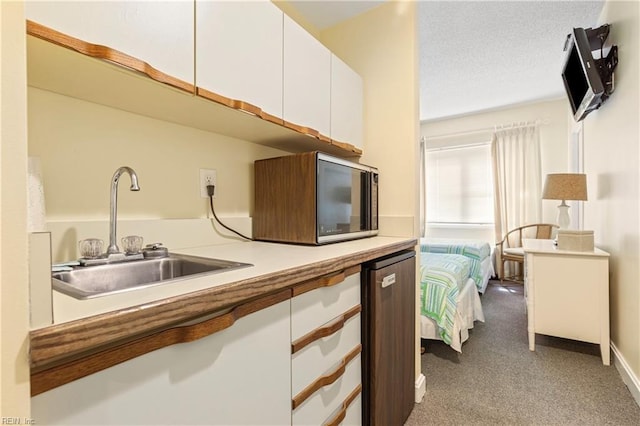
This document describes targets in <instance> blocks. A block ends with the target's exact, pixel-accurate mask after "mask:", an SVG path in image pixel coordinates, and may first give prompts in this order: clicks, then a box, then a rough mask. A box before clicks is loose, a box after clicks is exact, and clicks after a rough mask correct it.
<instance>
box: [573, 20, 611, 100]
mask: <svg viewBox="0 0 640 426" xmlns="http://www.w3.org/2000/svg"><path fill="white" fill-rule="evenodd" d="M610 30H611V25H609V24H604V25H601V26H599V27H598V28H586V29H585V32H586V33H587V39H588V40H589V46H590V47H591V52H592V53H593V52H599V58H598V59H595V57H594V59H593V60H594V62H595V65H596V67H597V68H598V74H599V75H600V79H601V80H602V83H603V84H604V94H603V95H602V98H603V99H602V100H603V101H604V100H606V99H607V98H608V97H609V95H611V94H612V93H613V91H614V89H615V84H614V83H615V82H614V75H613V71H614V70H615V69H616V66H617V65H618V46H616V45H612V46H610V48H609V53H608V54H607V56H605V57H603V52H604V48H605V42H606V40H607V37H609V31H610ZM570 37H571V34H569V35H567V40H566V41H565V44H564V50H565V51H566V50H567V47H568V43H569V38H570Z"/></svg>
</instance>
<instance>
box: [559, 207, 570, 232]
mask: <svg viewBox="0 0 640 426" xmlns="http://www.w3.org/2000/svg"><path fill="white" fill-rule="evenodd" d="M570 224H571V218H570V217H569V206H568V205H567V203H566V202H565V201H564V200H562V203H560V205H559V206H558V226H559V227H560V229H569V225H570Z"/></svg>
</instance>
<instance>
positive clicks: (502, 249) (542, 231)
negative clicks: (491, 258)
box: [496, 223, 558, 282]
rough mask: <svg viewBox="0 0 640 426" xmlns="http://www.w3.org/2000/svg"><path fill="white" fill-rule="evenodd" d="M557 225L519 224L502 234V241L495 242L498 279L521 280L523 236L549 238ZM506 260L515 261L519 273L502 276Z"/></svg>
mask: <svg viewBox="0 0 640 426" xmlns="http://www.w3.org/2000/svg"><path fill="white" fill-rule="evenodd" d="M557 228H558V225H554V224H550V223H534V224H530V225H524V226H520V227H518V228H515V229H512V230H510V231H509V232H507V234H506V235H505V236H504V238H503V239H502V241H500V242H499V243H497V244H496V253H497V256H498V257H497V262H498V264H499V265H500V281H503V280H505V279H506V280H509V281H520V282H521V281H522V267H521V266H520V265H523V264H524V249H523V248H522V240H523V239H524V238H532V239H550V238H551V237H552V234H553V233H554V231H555V230H556V229H557ZM506 262H515V263H516V272H517V269H518V268H519V269H520V272H519V273H516V274H512V275H511V276H509V277H505V276H504V265H505V263H506Z"/></svg>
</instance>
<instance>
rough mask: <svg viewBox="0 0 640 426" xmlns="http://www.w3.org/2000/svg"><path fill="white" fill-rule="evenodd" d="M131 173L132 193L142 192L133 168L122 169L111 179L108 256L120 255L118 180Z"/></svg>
mask: <svg viewBox="0 0 640 426" xmlns="http://www.w3.org/2000/svg"><path fill="white" fill-rule="evenodd" d="M125 172H126V173H129V176H130V177H131V187H130V188H129V189H130V190H131V191H140V187H139V186H138V175H136V172H135V171H134V170H133V169H132V168H131V167H126V166H123V167H120V168H119V169H118V170H116V172H115V173H114V174H113V178H112V179H111V214H110V216H109V247H107V255H110V254H115V253H120V249H119V248H118V244H116V225H117V221H118V219H117V215H118V180H119V179H120V176H121V175H122V174H123V173H125Z"/></svg>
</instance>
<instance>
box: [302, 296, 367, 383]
mask: <svg viewBox="0 0 640 426" xmlns="http://www.w3.org/2000/svg"><path fill="white" fill-rule="evenodd" d="M356 308H359V306H357V307H356ZM358 310H359V309H358ZM345 314H346V313H345ZM341 317H342V316H341ZM338 320H341V318H338ZM331 323H333V321H331V322H330V323H328V324H326V325H325V326H324V327H326V326H329V327H330V326H331V325H332V324H331ZM337 325H340V324H339V323H337ZM359 344H360V314H359V313H357V314H356V315H354V316H351V317H350V318H349V319H347V320H346V321H345V322H344V325H343V326H342V327H341V328H340V329H339V330H337V331H336V332H334V333H333V334H331V335H329V336H327V337H323V338H321V339H318V340H315V341H314V342H312V343H310V344H309V345H307V346H305V347H303V348H302V349H300V350H299V351H297V352H295V353H294V354H293V355H291V381H292V394H293V395H297V394H298V393H299V392H301V391H302V390H303V389H304V388H305V387H307V386H309V385H310V384H311V383H312V382H313V381H314V380H315V379H317V378H318V377H320V376H322V375H323V374H324V373H325V372H326V371H329V370H330V369H331V367H332V366H334V365H337V364H338V363H339V362H340V360H342V359H343V358H344V357H345V356H346V355H347V354H348V353H349V351H351V350H352V349H353V348H355V347H356V346H358V345H359Z"/></svg>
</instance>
